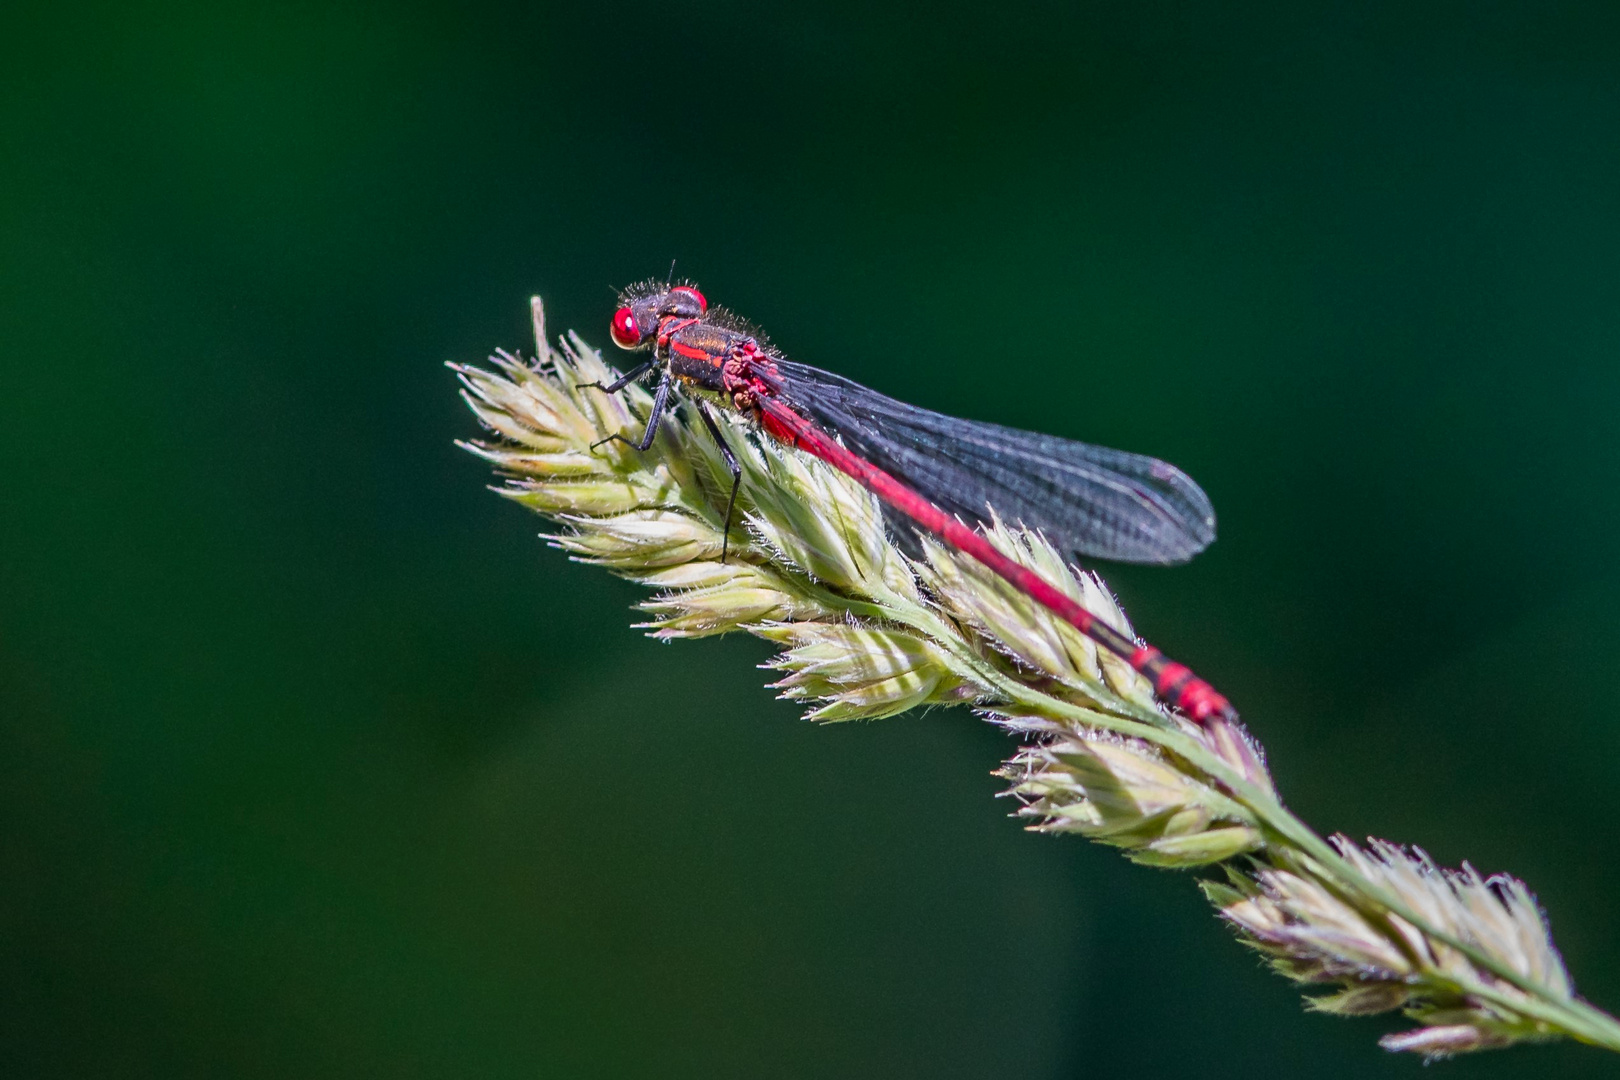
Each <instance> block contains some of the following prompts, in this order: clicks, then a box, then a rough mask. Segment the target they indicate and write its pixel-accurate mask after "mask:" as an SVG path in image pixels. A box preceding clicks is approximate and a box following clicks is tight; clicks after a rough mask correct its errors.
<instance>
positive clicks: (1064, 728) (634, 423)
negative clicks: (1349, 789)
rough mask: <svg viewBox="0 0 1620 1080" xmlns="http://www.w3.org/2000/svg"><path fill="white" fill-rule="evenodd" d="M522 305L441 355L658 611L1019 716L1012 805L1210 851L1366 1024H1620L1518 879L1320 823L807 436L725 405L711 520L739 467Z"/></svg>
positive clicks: (1169, 845)
mask: <svg viewBox="0 0 1620 1080" xmlns="http://www.w3.org/2000/svg"><path fill="white" fill-rule="evenodd" d="M533 314H534V320H535V326H536V332H537V333H536V336H537V341H538V346H539V356H538V358H537V360H536V361H535V362H533V363H527V362H525V361H523V360H522V359H520V358H519V357H518V356H516V355H514V354H511V353H506V352H498V353H496V354H495V355H494V356H493V357H491V358H490V367H489V368H477V367H471V366H462V365H451V366H452V367H453V368H454V369H455V371H456V373H457V374H458V375H459V376H460V378H461V381H462V385H463V396H464V397H465V398H466V400H467V403H468V405H469V407H470V408H471V409H472V411H473V414H474V415H475V416H476V417H477V419H478V421H479V422H480V423H481V424H482V425H483V426H484V427H485V428H486V429H487V430H488V431H489V432H491V433H492V439H491V440H489V441H477V442H469V443H464V444H462V445H464V446H466V448H467V449H468V450H470V451H472V452H473V453H475V454H478V455H479V456H480V457H482V458H483V459H484V460H486V461H488V462H489V463H490V464H491V465H492V466H493V467H494V469H495V471H496V472H497V474H498V475H499V476H500V477H501V478H502V480H503V482H502V484H501V485H500V486H498V487H497V488H496V489H495V490H496V491H498V492H499V493H500V494H502V495H504V496H506V497H508V498H510V499H512V500H513V501H515V502H518V503H520V504H522V505H524V506H527V507H529V508H530V509H533V510H535V511H536V512H538V513H540V514H542V515H544V516H546V517H548V518H550V519H551V520H552V521H554V522H556V523H557V524H558V525H559V526H560V531H559V532H558V533H556V534H554V535H552V536H551V537H550V538H549V539H550V540H551V542H552V543H553V544H555V545H556V546H557V547H560V548H562V549H563V550H564V551H566V552H567V553H568V554H569V555H570V556H571V557H573V558H575V559H577V560H580V561H582V562H588V563H593V564H596V565H599V566H602V567H604V568H606V569H608V570H609V571H611V572H613V573H616V574H619V575H621V576H623V577H627V578H630V579H632V580H635V581H638V582H640V583H642V584H643V585H646V586H647V587H649V588H651V589H654V590H656V593H655V595H654V596H652V597H651V598H650V599H648V600H646V601H644V602H643V603H642V604H641V610H642V611H643V612H644V613H645V614H646V615H648V616H649V619H648V621H646V622H644V623H642V624H641V625H642V627H643V628H644V629H646V630H647V631H648V632H649V633H650V634H652V635H653V636H655V637H659V638H665V639H668V638H678V637H704V636H709V635H713V634H720V633H726V632H730V631H733V630H741V631H744V632H747V633H751V634H755V635H757V636H759V637H761V638H764V639H766V640H769V641H771V642H774V643H775V644H777V645H779V646H781V647H782V650H783V651H782V652H781V653H780V654H779V655H778V656H777V657H776V658H775V659H774V660H773V661H772V662H771V663H770V664H768V665H767V666H768V667H770V668H772V669H773V670H775V671H777V672H779V673H780V674H781V678H780V679H779V680H778V681H777V682H776V683H775V684H774V685H775V687H776V688H777V689H778V690H780V691H781V693H782V696H783V697H785V698H789V699H792V700H795V701H802V702H804V703H805V704H806V706H807V707H808V709H809V711H808V713H807V716H808V717H809V718H811V719H814V720H821V721H834V720H853V719H876V718H879V717H884V716H890V715H893V714H895V713H899V712H904V711H906V710H908V709H912V708H916V707H918V706H928V705H937V704H951V703H962V704H967V705H970V706H972V707H974V708H975V709H976V710H978V712H979V713H980V714H981V715H983V716H985V717H986V718H988V719H990V720H991V721H992V722H995V723H997V724H1000V725H1002V726H1004V727H1006V728H1008V729H1010V730H1012V731H1015V732H1017V733H1019V734H1020V735H1022V736H1023V737H1024V738H1025V739H1026V740H1027V741H1026V743H1025V745H1024V746H1023V747H1022V748H1021V749H1020V750H1019V751H1018V753H1016V754H1015V755H1014V756H1013V757H1012V758H1011V760H1009V761H1008V762H1007V763H1006V764H1005V766H1004V767H1003V768H1002V769H1001V770H1000V771H999V775H1001V776H1003V777H1005V778H1006V779H1007V780H1008V781H1009V783H1010V788H1009V791H1008V794H1010V795H1012V796H1014V797H1016V799H1017V800H1018V801H1019V804H1020V808H1019V810H1018V811H1017V812H1018V814H1019V815H1020V816H1022V817H1024V818H1026V819H1027V820H1028V821H1029V822H1030V828H1031V829H1033V830H1036V831H1040V832H1047V833H1077V834H1079V835H1080V836H1083V837H1087V838H1090V839H1093V840H1097V841H1099V842H1101V843H1105V844H1110V845H1112V846H1115V847H1118V848H1120V849H1122V850H1123V851H1124V853H1125V854H1126V855H1127V856H1128V857H1129V858H1131V859H1133V860H1135V861H1137V862H1142V863H1147V864H1149V865H1154V866H1160V867H1166V868H1194V867H1213V868H1215V870H1216V872H1217V874H1219V875H1220V876H1218V877H1216V878H1212V879H1205V880H1202V881H1200V883H1199V884H1200V887H1201V888H1202V889H1203V891H1204V893H1205V895H1206V896H1207V897H1208V899H1209V900H1210V902H1211V903H1212V904H1213V905H1214V906H1215V908H1216V909H1217V910H1218V912H1219V913H1220V916H1221V918H1222V919H1223V920H1224V921H1225V922H1226V923H1227V924H1228V925H1229V926H1231V927H1232V928H1233V930H1234V931H1235V932H1236V933H1237V934H1238V936H1239V938H1240V940H1242V941H1243V942H1244V943H1245V944H1247V945H1248V946H1249V947H1251V948H1252V949H1254V950H1255V951H1256V952H1257V953H1259V954H1260V955H1261V956H1262V957H1263V958H1264V959H1265V961H1266V962H1267V963H1268V964H1269V965H1270V966H1271V967H1272V968H1274V969H1275V970H1276V971H1277V972H1278V973H1279V974H1281V975H1283V976H1285V977H1287V978H1289V979H1292V980H1294V981H1295V982H1298V983H1300V984H1302V985H1305V986H1308V987H1310V988H1311V990H1312V994H1311V996H1309V997H1307V999H1306V1001H1307V1005H1308V1007H1310V1008H1311V1009H1313V1010H1315V1011H1318V1012H1322V1013H1328V1014H1332V1015H1338V1016H1362V1015H1367V1014H1372V1013H1380V1012H1388V1011H1391V1010H1396V1009H1399V1010H1402V1011H1403V1012H1404V1013H1405V1014H1406V1015H1407V1016H1408V1017H1410V1018H1411V1019H1413V1020H1415V1021H1416V1022H1417V1024H1418V1026H1417V1027H1415V1028H1413V1029H1411V1030H1409V1031H1406V1032H1402V1033H1399V1034H1395V1035H1389V1036H1386V1037H1384V1038H1383V1039H1382V1040H1381V1044H1382V1045H1383V1046H1385V1047H1386V1048H1388V1049H1390V1050H1394V1051H1402V1052H1410V1053H1417V1054H1421V1055H1424V1056H1425V1057H1428V1058H1436V1057H1445V1056H1449V1055H1453V1054H1459V1053H1465V1052H1471V1051H1478V1050H1486V1049H1493V1048H1498V1047H1503V1046H1508V1045H1512V1044H1515V1043H1525V1042H1541V1041H1546V1040H1551V1039H1558V1038H1566V1037H1568V1038H1575V1039H1578V1040H1580V1041H1582V1042H1586V1043H1590V1044H1593V1045H1596V1046H1601V1047H1604V1048H1607V1049H1610V1050H1616V1051H1620V1023H1616V1021H1615V1020H1614V1019H1613V1018H1611V1017H1609V1016H1608V1015H1606V1014H1605V1013H1603V1012H1600V1011H1599V1010H1597V1009H1595V1008H1593V1007H1592V1006H1590V1005H1588V1004H1587V1003H1585V1002H1584V1001H1582V1000H1581V999H1579V998H1578V997H1576V996H1575V994H1574V990H1573V987H1572V986H1571V983H1570V980H1569V976H1568V974H1567V972H1566V971H1565V968H1564V964H1563V961H1562V959H1561V958H1560V957H1559V955H1558V952H1557V950H1556V949H1555V948H1554V946H1553V944H1552V939H1551V936H1550V932H1549V929H1548V926H1547V922H1546V919H1545V918H1544V917H1543V915H1542V913H1541V911H1540V909H1539V908H1538V907H1537V905H1536V902H1535V898H1534V897H1533V896H1532V895H1531V894H1530V892H1529V890H1528V889H1527V888H1526V887H1525V885H1524V884H1523V883H1522V882H1520V881H1518V880H1516V879H1514V878H1511V877H1507V876H1505V875H1496V876H1491V877H1485V876H1482V875H1480V874H1479V873H1478V872H1476V871H1475V870H1474V869H1473V868H1472V867H1470V866H1468V865H1466V864H1465V865H1464V866H1463V867H1462V868H1461V869H1458V870H1448V869H1444V868H1441V867H1439V866H1436V865H1435V864H1434V862H1433V861H1432V860H1430V859H1429V857H1428V856H1427V855H1426V854H1424V853H1423V852H1422V851H1419V850H1416V849H1408V848H1403V847H1400V846H1398V845H1395V844H1391V843H1388V842H1385V841H1380V840H1373V841H1370V842H1369V843H1368V844H1367V845H1366V846H1361V845H1357V844H1354V843H1352V842H1350V841H1349V840H1347V839H1345V838H1344V837H1333V838H1332V839H1331V840H1330V839H1324V838H1323V837H1321V836H1320V835H1318V834H1317V833H1315V832H1314V831H1312V830H1311V829H1310V828H1309V827H1308V826H1307V825H1306V824H1305V823H1304V822H1302V821H1301V820H1300V819H1299V818H1297V817H1295V816H1294V815H1293V814H1292V813H1291V812H1290V811H1289V810H1288V809H1287V808H1286V807H1284V806H1283V804H1282V802H1281V800H1280V799H1279V797H1278V795H1277V793H1276V790H1275V787H1274V785H1273V783H1272V779H1271V776H1270V773H1269V772H1268V770H1267V768H1266V761H1265V755H1264V752H1263V750H1262V749H1261V747H1260V745H1259V743H1258V742H1256V741H1255V739H1254V737H1253V736H1252V735H1250V734H1249V732H1248V731H1246V730H1245V729H1244V728H1243V727H1242V726H1241V725H1239V724H1236V723H1233V722H1227V721H1219V720H1216V721H1211V722H1209V723H1207V724H1205V725H1202V726H1200V725H1196V724H1193V723H1191V722H1190V721H1188V720H1186V719H1184V718H1183V717H1181V716H1179V715H1177V714H1176V713H1175V712H1173V711H1172V710H1169V709H1167V708H1166V707H1164V706H1163V705H1162V704H1161V703H1160V702H1158V701H1157V700H1156V699H1155V698H1154V696H1153V693H1152V689H1151V687H1150V686H1149V685H1148V684H1147V682H1146V681H1145V680H1143V679H1142V678H1141V677H1140V676H1139V675H1138V674H1137V673H1136V672H1135V671H1133V670H1131V668H1130V667H1129V665H1128V664H1125V663H1124V662H1123V661H1120V660H1119V659H1117V658H1116V657H1114V656H1113V655H1112V654H1109V653H1107V652H1100V651H1099V650H1098V649H1097V648H1096V646H1095V645H1094V644H1093V643H1092V642H1091V641H1090V640H1089V639H1088V638H1086V637H1084V636H1082V635H1081V634H1079V633H1078V632H1076V631H1075V630H1074V629H1073V628H1072V627H1071V626H1069V625H1068V624H1067V623H1066V622H1064V621H1062V620H1060V619H1057V618H1055V617H1054V616H1052V615H1051V614H1050V613H1048V612H1047V611H1046V610H1045V609H1044V608H1043V607H1041V606H1039V605H1038V604H1036V603H1034V602H1033V601H1031V600H1030V599H1029V598H1028V597H1025V596H1024V595H1023V594H1022V593H1020V592H1018V591H1017V590H1015V589H1012V588H1011V587H1009V586H1008V585H1007V584H1006V583H1005V582H1003V581H1002V580H1001V579H1000V578H999V577H997V576H996V575H994V574H992V573H990V572H989V571H987V570H986V569H985V568H984V567H983V566H981V565H980V564H978V563H977V562H975V561H973V560H971V559H969V558H967V557H965V556H961V555H958V554H957V553H956V552H954V551H952V550H950V549H948V548H945V547H944V546H942V545H940V544H938V543H935V542H933V541H931V540H928V539H926V538H924V543H923V545H922V551H923V554H922V557H921V558H920V559H912V558H910V557H908V556H907V555H906V554H905V553H904V551H903V550H902V548H901V547H900V546H898V545H897V544H896V543H895V540H894V537H893V536H892V535H891V534H890V533H889V532H888V531H887V528H886V525H885V522H884V519H883V516H882V514H881V512H880V510H879V507H878V504H877V503H876V501H875V500H874V499H873V498H872V497H871V496H870V495H868V494H867V493H866V492H865V491H864V490H862V489H861V488H860V487H859V486H858V485H856V484H855V483H854V482H852V481H851V480H849V479H848V478H847V477H845V476H843V475H842V474H840V473H838V472H836V471H834V470H832V469H831V468H830V467H828V466H826V465H824V464H822V463H821V462H820V461H817V460H815V459H812V458H810V457H808V456H805V455H802V454H799V453H797V452H796V451H792V450H788V449H785V448H783V447H781V446H778V445H776V444H775V443H772V442H769V441H764V442H762V441H761V439H760V437H759V436H758V435H757V434H755V433H753V432H751V431H750V430H749V427H748V424H747V423H746V422H745V421H744V420H743V419H741V418H739V417H737V416H736V415H734V414H732V413H730V412H729V411H726V410H722V427H723V428H724V430H725V432H726V438H727V441H728V443H729V444H730V446H731V447H732V449H733V450H734V451H735V453H736V456H737V459H738V461H739V463H740V464H741V466H742V470H743V477H742V484H741V489H740V493H739V497H738V503H737V511H738V514H737V518H736V520H735V521H734V522H733V525H732V529H731V533H730V536H729V557H728V558H727V559H726V560H725V561H724V562H722V561H721V552H722V550H723V549H724V546H725V544H726V541H727V539H728V538H727V537H725V536H722V534H721V530H722V528H723V527H724V524H725V504H726V498H727V495H728V493H729V488H730V483H729V479H730V478H729V475H728V474H727V473H726V471H725V468H724V466H723V464H722V462H721V460H720V458H719V455H718V454H717V452H716V451H715V449H714V448H713V446H712V444H711V442H710V441H709V439H708V438H707V437H706V433H705V432H703V431H701V430H694V427H693V425H692V424H691V423H689V418H687V417H684V416H682V415H681V412H680V411H679V410H677V412H676V413H675V415H672V416H671V417H670V418H669V421H668V423H667V424H666V425H665V426H664V428H663V429H662V431H661V434H660V436H659V438H658V440H657V441H656V442H655V443H654V445H653V446H652V447H651V448H650V449H649V450H648V451H647V452H646V453H644V454H643V453H637V452H636V451H635V450H634V449H632V448H630V447H627V446H625V445H624V444H623V443H620V442H607V443H602V442H601V440H603V439H604V438H606V437H607V436H609V435H613V434H619V435H625V436H631V437H635V436H639V435H640V433H641V425H642V421H641V419H640V418H641V417H643V416H645V415H646V413H647V411H648V409H649V407H650V405H651V399H650V397H649V396H648V394H647V393H646V391H645V390H644V389H642V388H641V387H639V386H630V387H627V388H626V389H625V390H624V391H623V392H622V393H621V394H618V395H611V396H610V395H607V394H605V393H602V392H601V391H599V390H595V389H591V388H585V387H581V386H580V385H579V384H582V383H591V382H598V381H601V382H606V381H609V380H611V379H612V378H613V375H614V373H613V372H612V370H611V369H610V368H609V367H608V366H607V364H605V363H604V362H603V361H602V358H601V356H600V354H598V353H597V352H596V351H594V350H593V349H591V348H589V347H588V346H587V345H586V344H585V343H584V342H583V341H581V340H580V339H579V338H578V337H575V336H570V337H568V338H566V339H563V340H562V341H561V342H560V343H559V345H558V347H552V346H550V345H548V344H547V343H546V341H545V338H544V330H543V327H544V314H543V311H542V309H541V307H540V301H539V300H538V298H537V299H536V300H535V301H534V306H533ZM987 532H988V535H989V537H990V538H991V541H992V542H993V543H994V544H995V545H996V546H997V547H998V548H999V549H1000V550H1002V551H1003V552H1005V553H1006V554H1007V555H1009V556H1010V557H1012V558H1014V559H1016V560H1018V561H1019V562H1022V563H1023V564H1025V565H1026V566H1030V567H1032V568H1034V569H1036V570H1037V571H1038V572H1039V573H1041V574H1042V575H1043V576H1045V577H1046V578H1047V579H1048V580H1049V581H1051V582H1052V583H1053V584H1054V585H1055V586H1057V587H1058V588H1060V589H1062V590H1064V591H1066V592H1067V593H1068V594H1069V595H1070V596H1072V597H1074V598H1075V599H1077V600H1079V601H1080V602H1081V603H1082V604H1084V605H1085V606H1086V607H1087V608H1088V609H1089V610H1090V611H1091V612H1093V613H1094V614H1096V615H1097V616H1098V617H1099V618H1101V619H1103V620H1105V621H1107V622H1108V623H1109V624H1111V625H1113V626H1114V627H1116V628H1117V629H1119V630H1120V631H1121V632H1123V633H1125V634H1126V635H1128V636H1129V635H1131V629H1130V624H1129V623H1128V622H1127V621H1126V618H1125V614H1124V612H1123V611H1122V610H1121V609H1120V607H1119V605H1118V603H1117V602H1116V601H1115V600H1114V598H1113V596H1112V595H1111V594H1110V593H1109V591H1108V589H1107V586H1106V585H1105V584H1104V583H1103V581H1102V579H1101V578H1099V577H1097V576H1096V575H1095V574H1092V573H1084V572H1080V571H1078V570H1076V569H1075V568H1073V567H1070V566H1067V565H1065V564H1064V562H1063V560H1062V558H1061V557H1060V556H1059V555H1058V553H1057V552H1056V550H1055V549H1054V548H1053V547H1052V546H1051V545H1050V544H1048V543H1047V542H1046V540H1045V539H1044V538H1043V537H1041V536H1039V535H1036V534H1032V533H1028V532H1025V531H1024V530H1021V529H1017V528H1013V527H1011V526H1009V525H1008V524H1006V523H1003V522H995V523H993V525H992V526H991V527H990V528H989V529H988V530H987Z"/></svg>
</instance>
